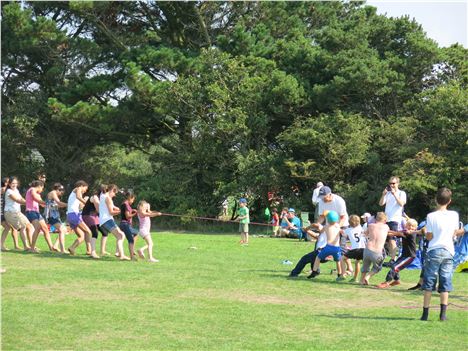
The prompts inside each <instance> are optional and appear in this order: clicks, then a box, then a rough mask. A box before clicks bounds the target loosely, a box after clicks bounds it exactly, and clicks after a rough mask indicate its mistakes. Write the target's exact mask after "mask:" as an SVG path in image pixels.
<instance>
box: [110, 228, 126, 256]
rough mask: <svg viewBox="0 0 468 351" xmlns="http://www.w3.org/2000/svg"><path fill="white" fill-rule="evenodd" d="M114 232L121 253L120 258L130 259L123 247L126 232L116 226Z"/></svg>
mask: <svg viewBox="0 0 468 351" xmlns="http://www.w3.org/2000/svg"><path fill="white" fill-rule="evenodd" d="M112 234H114V235H115V238H116V239H117V251H118V253H119V257H120V259H121V260H123V261H128V260H130V258H129V257H127V256H125V252H124V249H123V238H124V236H125V235H124V233H123V232H122V231H121V230H120V228H118V227H115V228H114V229H113V230H112Z"/></svg>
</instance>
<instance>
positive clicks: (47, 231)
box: [39, 219, 58, 251]
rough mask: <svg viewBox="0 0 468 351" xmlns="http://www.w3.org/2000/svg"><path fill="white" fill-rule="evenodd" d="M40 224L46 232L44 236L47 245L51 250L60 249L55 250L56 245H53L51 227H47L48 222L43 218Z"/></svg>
mask: <svg viewBox="0 0 468 351" xmlns="http://www.w3.org/2000/svg"><path fill="white" fill-rule="evenodd" d="M39 225H40V227H41V230H42V232H43V233H44V238H45V241H46V243H47V246H49V250H50V251H58V250H54V246H53V245H52V240H50V232H49V228H48V227H47V224H46V222H45V221H44V220H43V219H41V220H40V221H39Z"/></svg>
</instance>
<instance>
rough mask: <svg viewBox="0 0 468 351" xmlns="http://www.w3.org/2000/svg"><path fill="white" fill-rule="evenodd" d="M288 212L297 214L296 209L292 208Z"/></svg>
mask: <svg viewBox="0 0 468 351" xmlns="http://www.w3.org/2000/svg"><path fill="white" fill-rule="evenodd" d="M288 212H294V213H295V212H296V211H295V210H294V208H290V209H289V210H288Z"/></svg>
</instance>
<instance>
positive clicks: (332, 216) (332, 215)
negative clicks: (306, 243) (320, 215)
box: [327, 211, 340, 223]
mask: <svg viewBox="0 0 468 351" xmlns="http://www.w3.org/2000/svg"><path fill="white" fill-rule="evenodd" d="M339 220H340V216H338V213H337V212H336V211H330V212H328V213H327V221H328V223H336V222H338V221H339Z"/></svg>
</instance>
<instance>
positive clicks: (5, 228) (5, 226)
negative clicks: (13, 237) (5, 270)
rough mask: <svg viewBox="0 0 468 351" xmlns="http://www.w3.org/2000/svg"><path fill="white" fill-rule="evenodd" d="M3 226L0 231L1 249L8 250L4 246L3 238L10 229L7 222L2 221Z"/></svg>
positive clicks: (4, 238)
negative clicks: (0, 232)
mask: <svg viewBox="0 0 468 351" xmlns="http://www.w3.org/2000/svg"><path fill="white" fill-rule="evenodd" d="M2 226H3V232H2V239H1V240H2V251H8V249H7V248H6V247H5V240H6V238H7V235H8V232H9V231H10V229H11V226H10V225H9V224H8V223H7V222H2Z"/></svg>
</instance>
